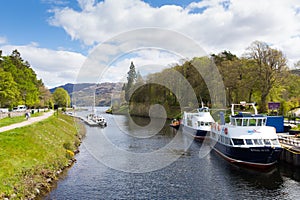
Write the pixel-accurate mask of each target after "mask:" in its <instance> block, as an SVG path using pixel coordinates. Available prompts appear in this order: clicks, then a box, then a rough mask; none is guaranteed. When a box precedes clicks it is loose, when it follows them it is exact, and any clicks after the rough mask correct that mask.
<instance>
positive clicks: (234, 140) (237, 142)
mask: <svg viewBox="0 0 300 200" xmlns="http://www.w3.org/2000/svg"><path fill="white" fill-rule="evenodd" d="M232 141H233V144H234V145H244V140H243V139H233V138H232Z"/></svg>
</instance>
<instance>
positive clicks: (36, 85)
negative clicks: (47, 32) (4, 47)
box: [0, 50, 71, 108]
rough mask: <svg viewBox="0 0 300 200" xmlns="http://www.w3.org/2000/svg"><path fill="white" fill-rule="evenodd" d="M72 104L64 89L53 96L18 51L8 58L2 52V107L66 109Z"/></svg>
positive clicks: (0, 69)
mask: <svg viewBox="0 0 300 200" xmlns="http://www.w3.org/2000/svg"><path fill="white" fill-rule="evenodd" d="M70 103H71V102H70V97H69V94H68V93H67V91H65V90H64V89H63V88H58V89H57V91H55V92H54V93H53V94H51V92H50V91H49V89H48V88H47V87H45V85H44V83H43V81H42V79H38V78H37V75H36V73H35V71H34V70H33V69H32V68H31V66H30V64H29V62H28V61H24V60H23V59H22V57H21V54H20V53H19V52H18V50H13V52H12V53H11V55H8V56H3V55H2V51H1V50H0V107H7V108H13V107H15V106H17V105H26V106H27V107H32V108H33V107H34V108H44V107H50V108H52V107H53V105H54V104H58V105H59V106H63V107H65V106H67V105H69V104H70Z"/></svg>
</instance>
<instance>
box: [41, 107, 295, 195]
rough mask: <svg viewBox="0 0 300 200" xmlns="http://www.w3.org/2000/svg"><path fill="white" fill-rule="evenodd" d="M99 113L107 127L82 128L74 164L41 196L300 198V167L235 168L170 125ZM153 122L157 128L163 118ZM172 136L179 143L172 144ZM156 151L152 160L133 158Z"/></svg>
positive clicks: (282, 165) (203, 145)
mask: <svg viewBox="0 0 300 200" xmlns="http://www.w3.org/2000/svg"><path fill="white" fill-rule="evenodd" d="M78 114H80V113H78ZM81 114H82V115H85V114H86V113H84V112H82V113H81ZM101 114H102V115H103V116H104V117H105V118H106V120H107V121H108V126H107V127H105V128H100V127H89V126H86V128H87V134H86V138H85V139H84V140H83V143H82V145H81V146H80V153H79V154H78V155H77V156H76V159H77V162H76V163H75V164H74V165H73V166H72V167H71V168H70V169H69V170H68V171H67V172H66V173H65V176H64V177H62V179H61V180H59V181H58V183H57V185H56V186H55V187H54V188H53V190H52V191H51V192H50V193H49V194H47V196H45V197H43V199H46V200H50V199H300V169H299V168H295V167H292V166H290V165H287V164H285V163H279V164H278V165H276V167H275V168H273V169H270V170H269V171H265V172H260V171H254V170H250V169H245V168H241V167H237V166H235V165H232V164H230V163H228V162H227V161H225V160H224V159H222V158H221V157H220V156H219V155H217V154H216V153H215V152H214V151H209V148H208V147H206V146H205V144H202V143H199V142H194V141H192V140H191V139H190V138H187V137H186V136H185V135H182V134H180V133H177V134H176V133H174V132H173V131H172V129H170V127H169V125H168V123H166V124H165V125H164V127H163V128H162V130H160V131H159V133H157V134H154V133H153V131H152V130H151V127H150V128H149V127H148V128H147V129H143V128H140V127H138V126H135V125H134V124H133V123H132V122H131V121H130V120H129V118H128V117H126V116H121V115H109V114H105V113H104V109H103V108H102V109H101ZM134 120H135V122H136V123H137V124H139V125H141V126H147V125H148V123H149V119H146V118H134ZM151 123H152V124H154V125H155V124H157V127H159V126H160V124H161V120H153V121H152V122H151ZM153 127H155V126H152V128H153ZM174 138H177V142H179V143H180V144H179V145H177V146H176V145H171V143H172V141H173V140H174ZM182 144H183V146H182ZM109 145H112V146H113V147H116V149H117V150H111V149H108V147H109ZM168 145H169V146H168ZM164 147H167V148H166V149H167V150H164V151H159V150H160V149H163V148H164ZM157 151H159V153H158V154H156V156H157V155H160V156H159V157H155V158H154V160H153V159H152V158H150V159H149V160H148V161H147V159H141V160H139V159H134V158H133V156H132V154H133V155H134V154H136V156H137V157H139V156H140V155H142V156H143V155H144V157H147V156H149V153H150V154H151V152H157ZM118 152H120V153H118ZM124 152H125V153H124ZM126 152H129V153H128V154H127V153H126ZM204 152H205V153H204ZM147 153H148V154H147ZM206 153H207V155H204V154H206ZM169 158H170V159H169ZM173 158H176V159H174V161H173V160H172V159H173ZM155 159H156V160H155ZM166 160H168V162H169V161H170V163H166V162H165V161H166ZM141 161H142V162H141ZM149 166H151V167H152V168H153V170H151V167H150V168H149ZM155 166H157V168H156V167H155ZM143 167H144V168H143ZM130 169H132V171H130Z"/></svg>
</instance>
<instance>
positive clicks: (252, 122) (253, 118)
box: [230, 113, 267, 126]
mask: <svg viewBox="0 0 300 200" xmlns="http://www.w3.org/2000/svg"><path fill="white" fill-rule="evenodd" d="M266 122H267V117H266V116H263V115H253V114H251V113H239V114H237V115H234V116H231V117H230V124H231V125H234V126H265V125H266Z"/></svg>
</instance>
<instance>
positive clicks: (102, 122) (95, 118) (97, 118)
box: [87, 113, 107, 126]
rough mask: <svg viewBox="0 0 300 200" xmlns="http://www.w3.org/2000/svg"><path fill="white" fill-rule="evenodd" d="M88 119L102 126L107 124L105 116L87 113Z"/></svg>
mask: <svg viewBox="0 0 300 200" xmlns="http://www.w3.org/2000/svg"><path fill="white" fill-rule="evenodd" d="M87 121H92V122H94V123H96V124H98V125H100V126H107V122H106V120H105V118H104V117H103V116H100V115H97V114H95V113H91V114H88V115H87Z"/></svg>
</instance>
